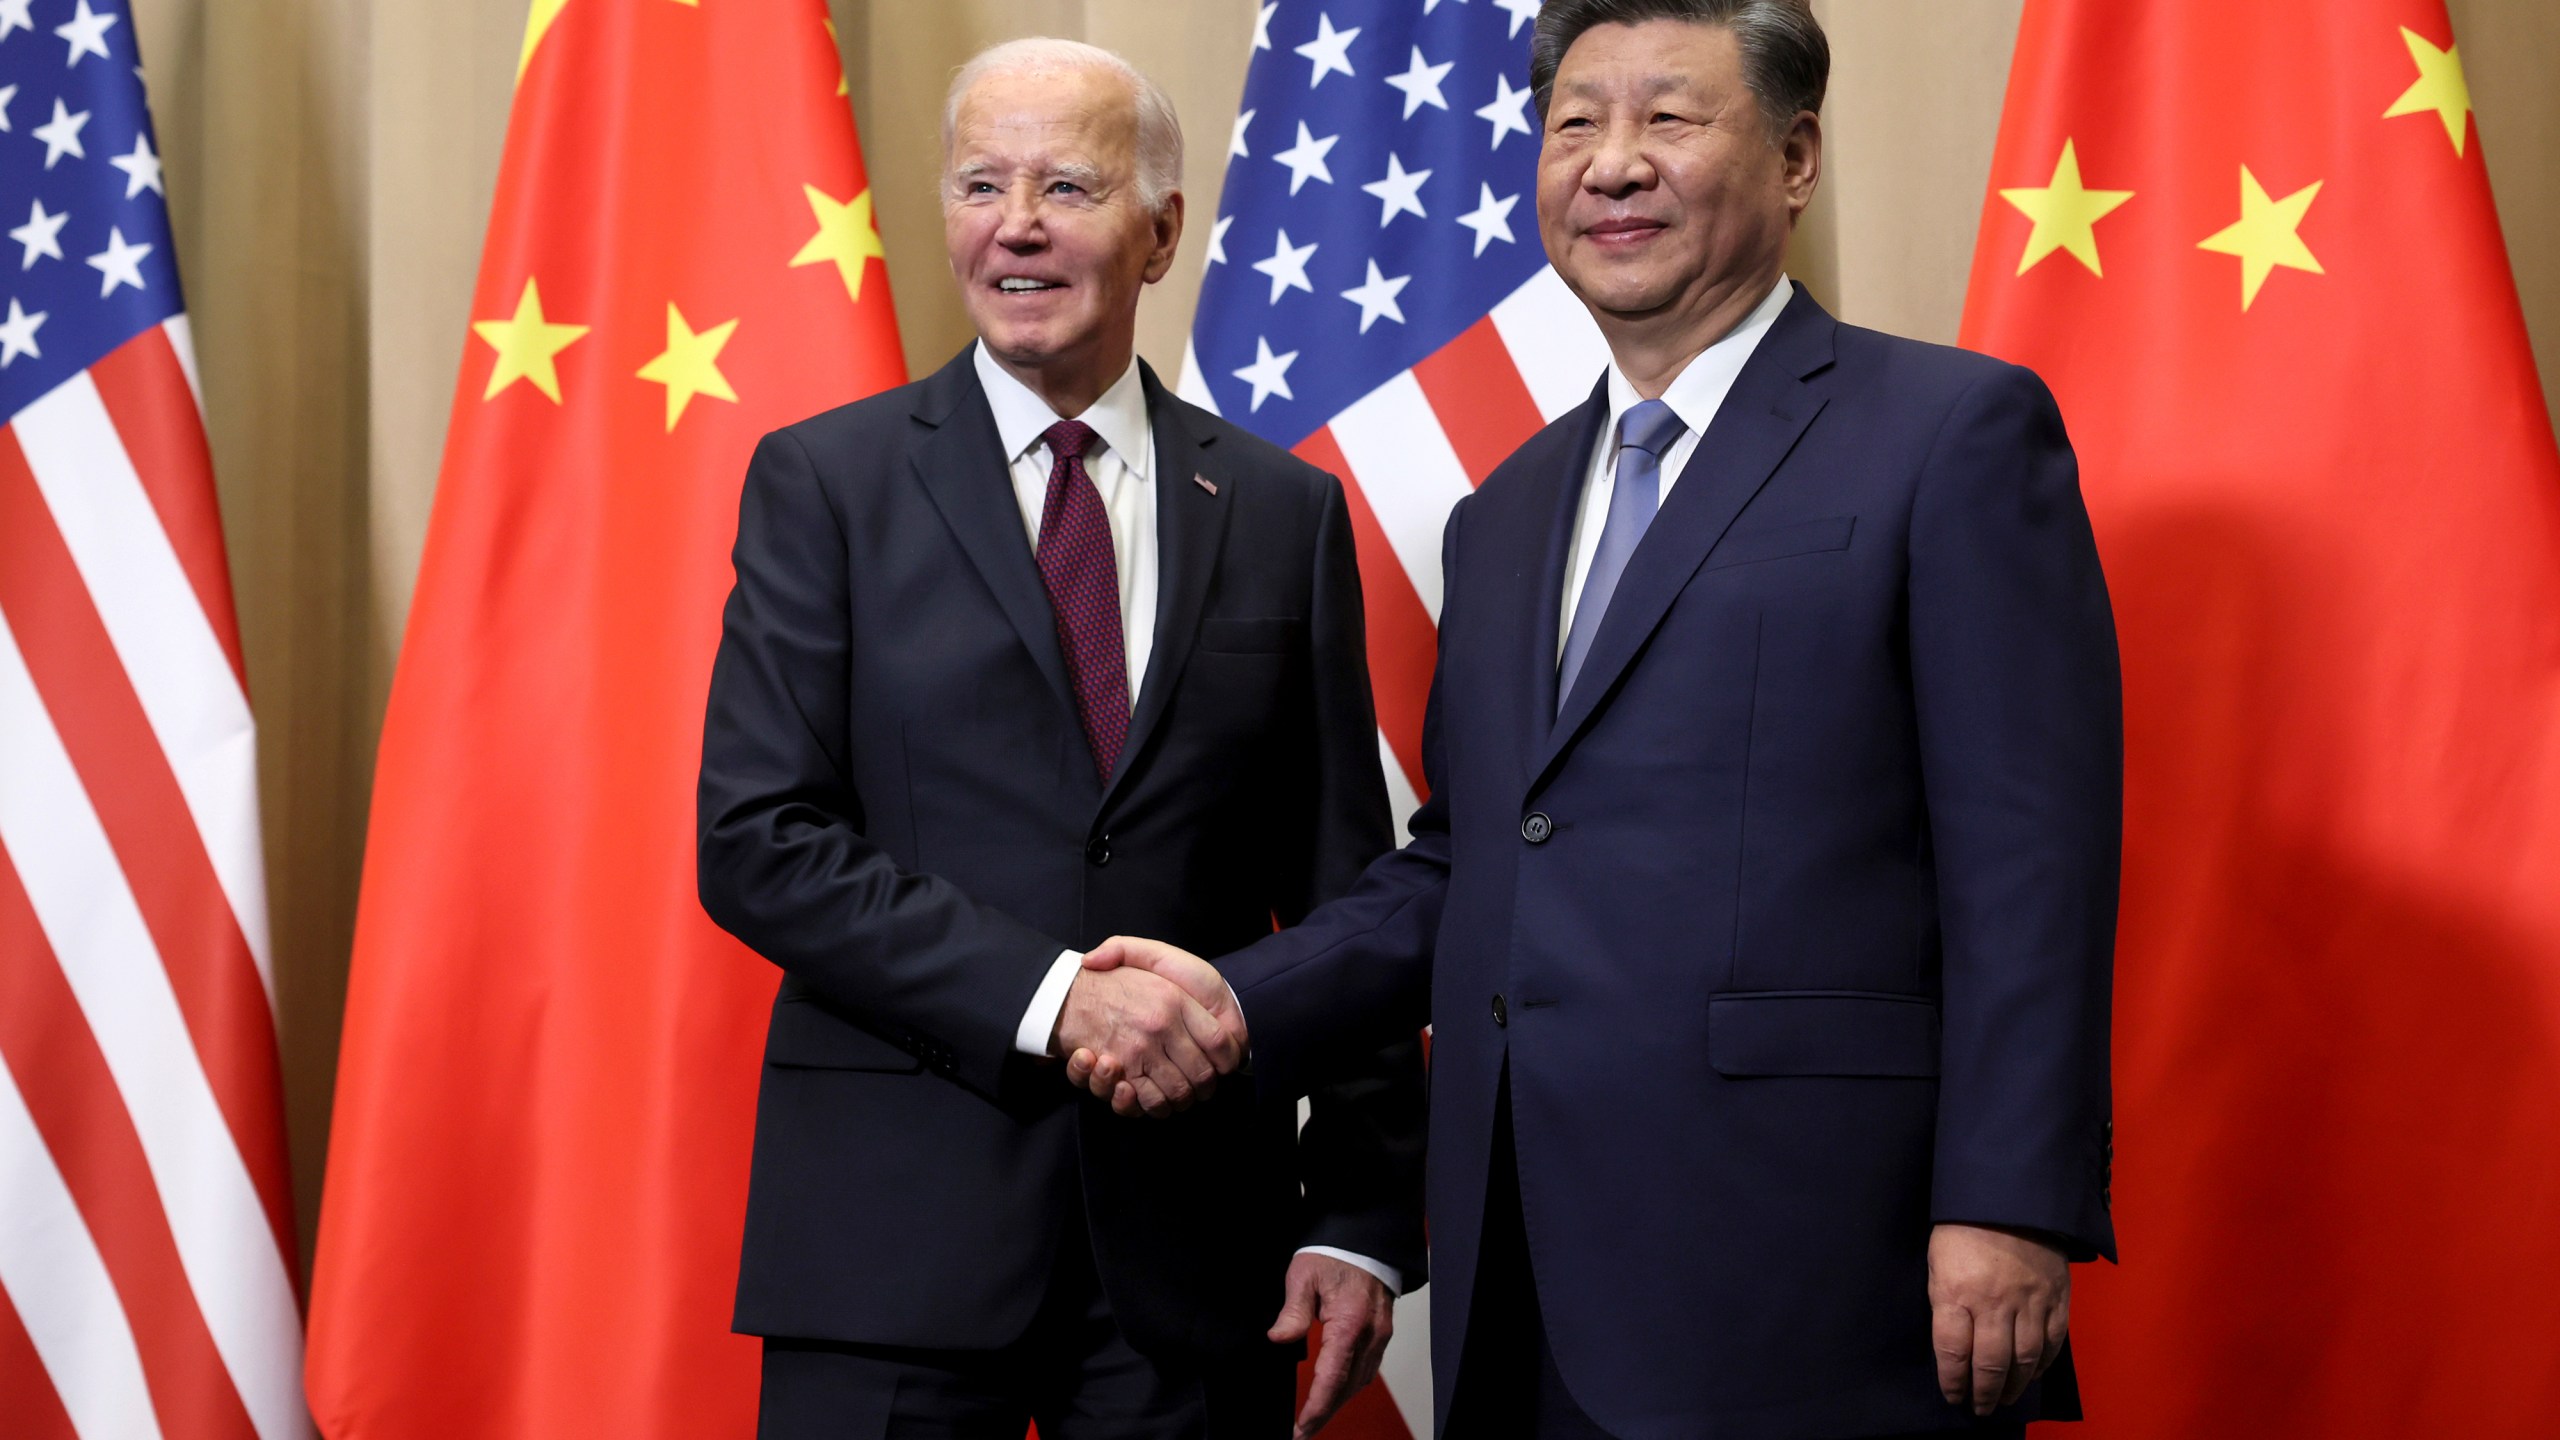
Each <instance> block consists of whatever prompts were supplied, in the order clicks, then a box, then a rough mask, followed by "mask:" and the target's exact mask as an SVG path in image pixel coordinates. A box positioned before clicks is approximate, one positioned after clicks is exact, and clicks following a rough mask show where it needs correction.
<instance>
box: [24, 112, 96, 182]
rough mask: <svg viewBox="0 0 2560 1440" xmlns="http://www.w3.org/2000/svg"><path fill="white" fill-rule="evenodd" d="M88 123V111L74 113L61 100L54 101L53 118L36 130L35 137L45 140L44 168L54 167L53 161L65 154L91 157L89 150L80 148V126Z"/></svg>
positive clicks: (83, 157) (74, 156) (72, 156)
mask: <svg viewBox="0 0 2560 1440" xmlns="http://www.w3.org/2000/svg"><path fill="white" fill-rule="evenodd" d="M88 123H89V112H88V111H86V110H83V111H81V112H80V113H79V114H77V115H74V114H71V113H69V112H68V111H66V110H64V109H63V108H62V102H61V101H59V100H56V101H54V102H53V119H52V120H50V121H48V122H46V123H45V124H42V125H39V126H37V127H36V128H35V131H34V134H35V137H36V138H37V139H39V140H41V141H43V142H44V168H46V169H47V170H50V169H52V168H53V162H54V161H56V160H59V159H61V158H62V157H63V156H65V155H68V156H70V157H71V158H72V159H74V160H86V159H88V158H89V152H88V151H86V150H83V149H81V148H80V127H81V126H83V125H86V124H88Z"/></svg>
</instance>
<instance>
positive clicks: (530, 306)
mask: <svg viewBox="0 0 2560 1440" xmlns="http://www.w3.org/2000/svg"><path fill="white" fill-rule="evenodd" d="M471 333H472V334H474V335H477V336H479V337H480V338H481V339H483V340H486V341H488V342H489V346H490V348H491V349H493V350H496V351H497V352H498V363H497V365H496V366H495V367H493V368H492V369H491V370H490V371H489V388H488V389H487V390H485V391H483V392H481V395H480V398H481V399H483V400H494V399H496V398H498V392H499V391H501V390H504V389H506V388H507V387H508V386H510V385H513V384H514V383H516V382H517V381H518V380H530V381H532V382H533V388H534V389H536V390H539V391H541V392H542V393H543V394H545V395H548V396H550V397H551V403H552V404H554V405H557V404H559V403H560V371H559V370H558V368H557V367H556V366H554V365H553V364H552V359H553V357H554V356H557V355H558V354H559V353H560V352H561V351H563V350H566V349H568V348H569V346H570V345H571V344H572V343H574V342H575V341H576V340H577V338H578V337H579V336H581V335H584V334H586V333H587V327H586V326H584V325H554V324H552V323H551V322H550V321H549V320H547V319H545V318H544V317H543V314H542V291H541V289H540V288H539V287H537V286H536V285H535V284H534V283H533V277H532V276H530V275H528V276H526V277H525V278H524V293H523V294H522V295H520V296H518V297H517V299H516V313H515V317H514V318H513V319H509V320H475V321H473V322H472V323H471Z"/></svg>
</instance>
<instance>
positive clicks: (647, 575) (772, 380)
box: [308, 0, 904, 1440]
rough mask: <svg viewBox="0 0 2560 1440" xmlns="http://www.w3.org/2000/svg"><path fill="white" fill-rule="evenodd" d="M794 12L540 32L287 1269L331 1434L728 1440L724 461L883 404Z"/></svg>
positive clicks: (748, 1059) (752, 982)
mask: <svg viewBox="0 0 2560 1440" xmlns="http://www.w3.org/2000/svg"><path fill="white" fill-rule="evenodd" d="M825 15H826V11H825V7H824V5H823V3H822V0H787V3H775V4H768V5H753V6H747V5H727V4H720V5H700V6H695V5H685V4H638V5H607V4H597V3H575V0H535V3H534V5H533V11H532V18H531V22H530V24H529V25H528V27H527V35H526V41H525V49H524V58H523V63H522V67H521V69H520V71H519V74H518V79H517V87H516V96H515V104H514V110H513V113H512V116H511V118H510V121H509V125H508V134H507V142H506V152H505V158H504V161H503V164H502V167H501V170H500V173H499V180H498V192H497V202H496V206H495V209H494V212H493V214H492V216H491V219H490V224H489V234H488V242H487V246H486V248H485V250H484V251H483V254H482V260H481V269H480V279H479V286H478V291H477V294H476V296H475V298H474V300H473V303H472V311H471V322H472V323H471V330H472V335H473V338H472V339H471V340H470V341H469V342H468V346H467V350H466V358H465V360H464V363H463V373H462V377H461V384H460V387H459V391H458V393H457V395H456V397H455V400H454V414H453V423H452V427H451V431H450V433H449V436H448V439H447V442H446V450H445V457H444V467H443V471H442V475H441V478H440V480H439V482H438V488H437V493H436V499H435V510H434V515H433V520H432V523H431V525H430V528H429V533H428V540H427V549H426V555H425V561H424V566H423V569H422V571H421V574H420V576H419V581H418V589H417V594H416V600H415V602H414V608H413V610H412V612H411V616H410V623H409V630H408V636H407V639H406V642H405V646H404V649H403V651H402V654H401V657H400V667H399V672H398V676H397V679H396V682H395V684H394V686H393V690H392V695H391V704H390V712H389V715H388V717H387V719H386V721H385V724H384V729H383V738H382V750H381V756H380V762H379V766H378V771H377V775H376V779H375V789H374V801H373V812H372V820H371V831H370V835H369V837H368V842H367V851H366V856H365V870H364V882H363V884H364V890H363V900H362V904H361V907H360V912H359V916H358V921H357V933H356V946H355V957H354V971H353V974H352V977H351V979H350V982H349V992H348V999H347V1013H346V1025H345V1031H344V1038H343V1052H342V1053H343V1058H342V1059H341V1062H340V1065H339V1075H338V1091H337V1109H336V1119H335V1125H334V1132H333V1135H332V1143H331V1149H330V1158H329V1172H328V1181H327V1187H326V1194H325V1198H324V1201H323V1204H322V1209H321V1219H320V1234H319V1255H318V1259H317V1262H316V1265H315V1270H314V1290H313V1298H312V1318H311V1334H310V1360H309V1383H308V1390H309V1396H310V1400H311V1405H312V1409H313V1411H314V1414H315V1416H316V1417H317V1419H318V1420H319V1422H320V1424H321V1426H322V1428H323V1430H324V1431H325V1432H326V1433H327V1434H328V1435H330V1436H332V1437H336V1440H396V1437H417V1440H430V1437H432V1440H467V1437H476V1436H510V1437H533V1436H561V1435H611V1436H615V1437H617V1440H644V1437H666V1440H678V1437H682V1440H699V1437H704V1436H745V1435H749V1434H752V1433H753V1428H754V1413H755V1375H756V1361H757V1349H756V1344H755V1342H754V1341H753V1340H750V1339H744V1338H739V1337H735V1336H731V1335H730V1334H729V1333H728V1328H729V1326H728V1317H729V1308H730V1297H731V1292H732V1287H733V1285H734V1283H735V1280H736V1275H737V1254H738V1241H739V1233H740V1225H741V1219H742V1216H743V1214H744V1210H745V1201H746V1181H747V1155H748V1146H749V1139H750V1133H751V1128H752V1123H753V1114H754V1087H755V1081H756V1075H757V1070H758V1064H757V1058H758V1055H759V1053H760V1047H761V1044H762V1040H763V1035H764V1025H765V1009H766V1006H767V1004H768V1003H769V1001H770V1000H771V997H772V994H773V990H774V985H775V982H776V975H775V972H774V970H773V968H772V967H771V966H769V965H767V964H766V963H764V962H763V961H762V960H759V959H757V958H756V957H755V956H754V955H753V954H751V953H749V952H748V951H746V950H745V949H744V948H743V947H741V946H739V945H738V944H736V943H735V942H734V941H732V940H730V939H729V938H728V937H726V936H725V935H723V934H722V933H720V932H719V931H718V930H717V929H715V928H714V927H713V926H712V924H711V922H710V921H709V919H707V918H706V917H705V916H704V915H703V913H702V911H701V908H700V906H699V904H698V903H697V902H696V900H695V898H694V883H693V840H692V819H693V781H694V773H695V769H696V767H697V765H698V763H699V759H700V744H701V726H702V697H703V694H704V691H705V687H706V686H707V684H708V680H709V674H710V665H711V656H712V651H713V648H714V646H715V644H716V642H717V639H718V628H719V615H720V601H721V597H722V596H723V595H724V594H725V593H726V591H727V588H728V582H729V572H728V563H727V549H728V543H729V539H730V537H731V536H732V535H733V534H734V533H735V530H736V516H737V502H738V485H739V479H740V477H741V476H742V475H743V474H744V472H745V468H746V459H747V456H748V454H749V452H750V450H751V449H752V447H753V444H754V441H755V439H756V437H757V436H758V435H760V434H761V433H763V432H764V431H766V430H769V429H772V428H774V427H776V426H779V425H782V424H786V423H788V422H790V421H792V420H795V419H798V418H800V417H802V416H805V415H809V414H812V413H814V412H816V411H818V410H821V409H824V408H826V407H828V406H831V405H835V404H840V403H842V402H844V401H847V400H851V399H855V398H858V397H860V396H862V395H865V394H869V393H872V392H874V391H877V390H880V389H882V388H885V387H888V386H891V385H895V384H898V383H900V382H901V381H902V380H903V379H904V369H903V364H902V362H901V360H900V352H899V348H898V338H897V328H896V321H895V319H894V317H893V315H892V313H891V309H890V304H889V291H888V283H887V279H886V277H885V275H884V273H883V271H882V269H881V267H880V266H879V265H878V264H877V263H875V262H876V261H877V260H878V259H879V257H880V242H879V236H878V232H877V230H876V229H875V228H874V226H873V223H872V205H871V192H870V190H869V188H868V182H867V181H866V179H865V178H864V172H863V166H862V161H861V157H860V154H859V151H858V148H857V145H856V142H855V137H854V128H853V120H852V115H851V112H850V110H849V108H848V106H847V102H846V99H845V86H844V81H843V74H842V70H841V67H840V65H839V62H838V58H837V55H836V51H835V47H834V44H833V42H832V40H831V38H830V32H829V30H828V29H827V28H826V24H827V22H826V19H825Z"/></svg>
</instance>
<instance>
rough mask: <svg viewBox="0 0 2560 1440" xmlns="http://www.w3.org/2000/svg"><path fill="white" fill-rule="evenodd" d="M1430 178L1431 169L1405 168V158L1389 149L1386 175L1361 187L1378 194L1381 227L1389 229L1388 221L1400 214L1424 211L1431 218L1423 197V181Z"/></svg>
mask: <svg viewBox="0 0 2560 1440" xmlns="http://www.w3.org/2000/svg"><path fill="white" fill-rule="evenodd" d="M1430 178H1431V172H1430V171H1428V170H1407V169H1406V168H1404V162H1403V161H1402V160H1399V159H1397V158H1396V155H1395V152H1394V151H1392V150H1390V151H1388V152H1387V175H1386V178H1385V179H1383V180H1372V181H1370V182H1369V183H1368V184H1366V185H1363V186H1361V187H1360V188H1361V189H1362V190H1364V191H1366V192H1367V193H1369V194H1371V195H1375V196H1377V197H1378V203H1379V209H1378V228H1379V229H1381V230H1383V229H1385V228H1386V227H1387V222H1388V221H1390V220H1393V219H1395V218H1396V216H1397V215H1398V214H1408V215H1421V216H1422V218H1423V219H1425V220H1428V219H1430V218H1431V217H1430V216H1428V215H1424V214H1423V210H1422V199H1421V191H1422V182H1423V181H1425V180H1428V179H1430Z"/></svg>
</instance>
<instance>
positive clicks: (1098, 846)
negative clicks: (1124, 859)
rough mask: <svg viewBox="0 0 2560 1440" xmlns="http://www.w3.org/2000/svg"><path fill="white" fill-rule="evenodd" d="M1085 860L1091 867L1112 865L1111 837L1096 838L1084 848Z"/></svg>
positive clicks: (1101, 836)
mask: <svg viewBox="0 0 2560 1440" xmlns="http://www.w3.org/2000/svg"><path fill="white" fill-rule="evenodd" d="M1084 858H1085V861H1086V863H1087V864H1091V865H1108V864H1110V863H1111V837H1110V836H1108V835H1097V836H1095V837H1094V838H1093V840H1092V841H1091V842H1090V843H1088V844H1087V845H1086V846H1085V847H1084Z"/></svg>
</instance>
